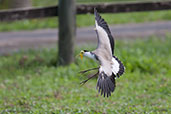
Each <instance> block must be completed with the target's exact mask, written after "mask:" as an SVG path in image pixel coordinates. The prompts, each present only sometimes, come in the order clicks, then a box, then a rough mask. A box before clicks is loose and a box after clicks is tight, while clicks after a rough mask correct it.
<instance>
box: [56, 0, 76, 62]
mask: <svg viewBox="0 0 171 114" xmlns="http://www.w3.org/2000/svg"><path fill="white" fill-rule="evenodd" d="M58 10H59V12H58V13H59V54H58V63H59V64H61V65H68V64H70V63H71V62H72V61H73V60H74V39H75V33H76V17H75V14H76V6H75V0H59V9H58Z"/></svg>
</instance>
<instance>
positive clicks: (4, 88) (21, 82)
mask: <svg viewBox="0 0 171 114" xmlns="http://www.w3.org/2000/svg"><path fill="white" fill-rule="evenodd" d="M170 42H171V35H168V36H166V37H163V38H161V39H158V38H155V37H154V38H150V39H146V40H135V41H116V48H115V54H116V56H118V57H119V58H120V60H122V61H123V63H124V65H125V67H126V72H125V74H124V75H123V76H121V77H120V78H119V79H117V80H116V82H117V84H116V85H117V87H116V90H115V92H114V93H113V94H112V96H111V97H110V98H103V97H101V96H100V95H99V94H98V92H97V90H96V89H95V87H96V82H97V81H96V79H94V80H91V81H89V82H88V83H86V84H85V85H84V86H81V85H80V84H79V82H81V81H82V80H84V79H86V75H80V74H78V72H79V71H80V70H84V69H87V68H92V67H96V66H97V64H96V63H95V62H94V61H92V60H89V59H86V58H84V59H83V61H81V60H80V59H79V58H76V60H75V62H74V63H73V64H71V65H70V66H66V67H61V66H57V68H56V67H55V64H54V63H55V61H56V60H55V59H56V56H55V55H56V49H43V50H39V51H35V50H30V51H28V52H20V53H15V54H8V55H4V56H0V98H1V99H0V104H1V105H0V113H2V112H5V113H7V112H10V113H16V112H18V113H23V112H26V113H45V112H47V113H111V114H113V113H154V114H156V113H158V114H161V113H168V114H169V113H171V105H170V102H171V91H170V87H171V78H170V75H171V70H170V69H171V61H170V58H171V54H170V53H171V45H170ZM90 47H91V46H89V47H88V48H87V47H86V46H85V47H82V48H83V49H90V50H91V49H93V47H91V48H90ZM80 50H81V49H80V48H79V49H77V50H76V52H75V53H76V54H78V52H79V51H80ZM9 71H10V72H9Z"/></svg>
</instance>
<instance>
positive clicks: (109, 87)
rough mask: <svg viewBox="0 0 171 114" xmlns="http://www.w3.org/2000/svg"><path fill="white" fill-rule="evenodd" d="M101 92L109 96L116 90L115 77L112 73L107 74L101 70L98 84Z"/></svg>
mask: <svg viewBox="0 0 171 114" xmlns="http://www.w3.org/2000/svg"><path fill="white" fill-rule="evenodd" d="M96 88H97V89H98V91H99V93H101V95H104V97H105V96H107V97H109V96H111V93H112V92H114V90H115V77H114V75H113V74H112V75H111V76H107V75H106V74H105V73H104V72H101V73H100V74H99V77H98V81H97V86H96Z"/></svg>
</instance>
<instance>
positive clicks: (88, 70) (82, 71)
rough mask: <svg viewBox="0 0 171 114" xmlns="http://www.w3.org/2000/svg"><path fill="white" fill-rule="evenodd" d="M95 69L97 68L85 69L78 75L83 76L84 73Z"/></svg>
mask: <svg viewBox="0 0 171 114" xmlns="http://www.w3.org/2000/svg"><path fill="white" fill-rule="evenodd" d="M96 69H99V67H97V68H91V69H87V70H83V71H80V72H79V73H81V74H84V73H86V72H88V71H91V70H96Z"/></svg>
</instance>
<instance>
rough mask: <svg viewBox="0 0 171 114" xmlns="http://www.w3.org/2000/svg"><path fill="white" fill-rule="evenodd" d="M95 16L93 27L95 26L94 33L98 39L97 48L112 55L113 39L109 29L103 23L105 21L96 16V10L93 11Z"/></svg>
mask: <svg viewBox="0 0 171 114" xmlns="http://www.w3.org/2000/svg"><path fill="white" fill-rule="evenodd" d="M94 15H95V25H96V33H97V38H98V46H97V48H104V47H105V48H107V50H108V51H109V52H110V53H112V55H113V54H114V39H113V37H112V34H111V32H110V29H109V27H108V25H107V23H106V22H105V20H104V19H103V18H102V17H101V16H100V15H99V14H98V12H97V10H96V9H94Z"/></svg>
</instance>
